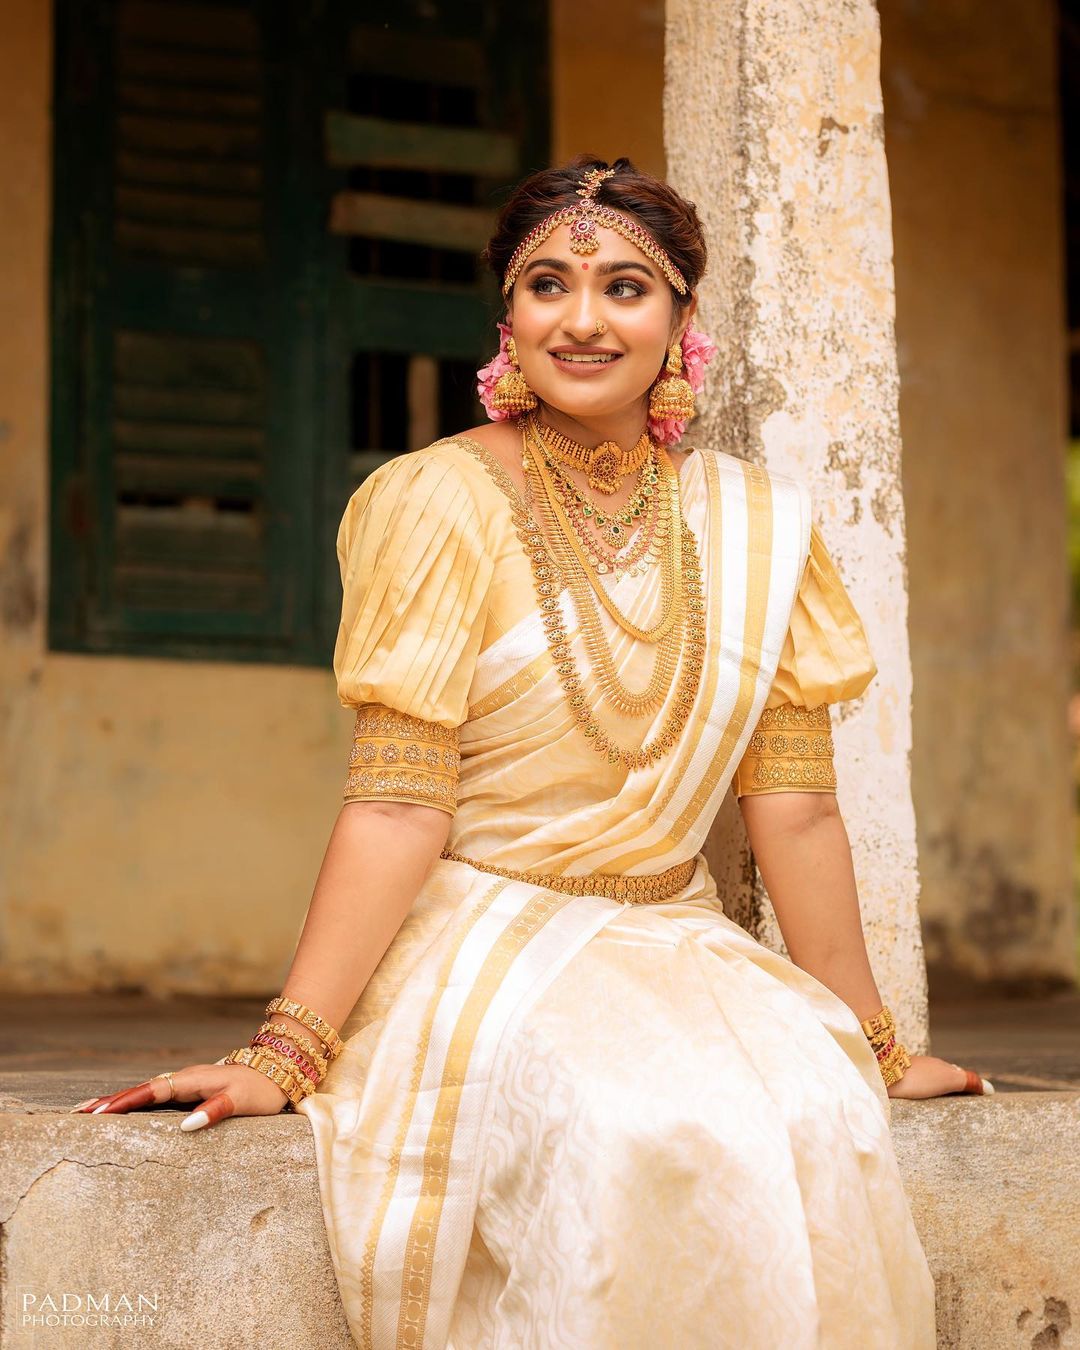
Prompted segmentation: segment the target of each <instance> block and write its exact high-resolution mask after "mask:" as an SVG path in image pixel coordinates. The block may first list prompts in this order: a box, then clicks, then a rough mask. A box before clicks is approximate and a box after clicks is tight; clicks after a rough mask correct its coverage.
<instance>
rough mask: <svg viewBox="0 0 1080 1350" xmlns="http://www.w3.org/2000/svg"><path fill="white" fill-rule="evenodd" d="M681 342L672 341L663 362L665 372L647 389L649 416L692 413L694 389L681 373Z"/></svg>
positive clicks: (687, 415) (674, 415)
mask: <svg viewBox="0 0 1080 1350" xmlns="http://www.w3.org/2000/svg"><path fill="white" fill-rule="evenodd" d="M682 368H683V362H682V342H681V340H680V341H679V342H673V343H672V344H671V346H670V347H669V348H668V354H667V360H666V361H665V362H664V371H665V373H664V374H663V375H661V376H660V378H659V379H658V380H657V381H656V383H655V384H654V385H653V387H652V389H651V390H650V391H649V416H650V417H655V418H658V419H663V418H665V417H678V418H691V417H693V415H694V391H693V389H691V388H690V382H689V381H688V380H687V379H686V377H685V376H684V375H683V373H682Z"/></svg>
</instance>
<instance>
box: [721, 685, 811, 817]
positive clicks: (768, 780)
mask: <svg viewBox="0 0 1080 1350" xmlns="http://www.w3.org/2000/svg"><path fill="white" fill-rule="evenodd" d="M831 731H832V720H831V718H830V716H829V705H828V704H827V703H819V704H818V706H817V707H816V708H800V707H799V706H797V705H796V704H794V703H781V704H780V705H779V706H778V707H776V708H766V709H765V711H764V712H763V713H762V714H761V720H760V721H759V722H758V724H757V727H756V728H755V730H754V734H753V735H752V736H751V737H750V740H749V742H748V744H747V747H746V752H745V754H744V755H743V758H742V762H741V763H740V764H739V767H738V769H737V770H736V771H735V781H734V790H735V796H736V797H747V796H750V795H752V794H754V793H759V792H835V791H836V769H835V768H834V766H833V739H832V735H831V734H830V733H831Z"/></svg>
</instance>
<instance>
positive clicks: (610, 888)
mask: <svg viewBox="0 0 1080 1350" xmlns="http://www.w3.org/2000/svg"><path fill="white" fill-rule="evenodd" d="M439 857H440V858H449V859H450V861H451V862H461V863H468V864H469V866H470V867H475V868H477V869H478V870H479V871H481V872H491V873H493V874H494V875H495V876H497V877H508V878H509V879H510V880H511V881H531V882H532V883H533V885H534V886H541V887H543V889H544V890H546V891H560V892H561V893H562V894H563V895H603V896H606V897H607V898H608V899H609V900H618V901H619V902H620V904H624V905H652V904H655V903H656V902H657V901H658V900H670V899H671V897H672V896H673V895H678V893H679V892H680V891H681V890H682V889H683V887H684V886H686V885H687V884H688V883H689V881H690V878H691V877H692V876H693V875H694V871H695V869H696V867H697V858H690V859H689V860H688V861H687V862H681V863H676V864H675V866H674V867H669V868H667V869H666V870H665V871H663V872H656V873H655V874H654V875H652V876H644V877H631V876H624V875H622V874H621V873H618V872H585V873H583V874H581V875H580V876H562V875H561V874H559V873H558V872H521V871H518V870H517V869H516V868H513V867H498V866H496V865H495V864H494V863H485V862H480V861H478V859H476V858H466V857H465V855H464V854H463V853H454V852H453V851H452V850H451V849H448V848H444V849H443V851H442V852H441V853H440V854H439Z"/></svg>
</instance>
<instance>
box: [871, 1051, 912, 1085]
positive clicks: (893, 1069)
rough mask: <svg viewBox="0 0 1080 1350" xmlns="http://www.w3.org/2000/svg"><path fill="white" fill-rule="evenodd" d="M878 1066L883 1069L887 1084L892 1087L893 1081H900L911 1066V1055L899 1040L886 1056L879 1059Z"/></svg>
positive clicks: (882, 1073) (882, 1074) (882, 1072)
mask: <svg viewBox="0 0 1080 1350" xmlns="http://www.w3.org/2000/svg"><path fill="white" fill-rule="evenodd" d="M878 1068H879V1069H880V1070H881V1077H882V1079H883V1080H884V1082H885V1086H886V1087H890V1086H891V1085H892V1084H893V1083H898V1082H899V1081H900V1079H901V1078H903V1076H904V1074H906V1073H907V1071H908V1069H910V1068H911V1056H910V1055H909V1054H908V1052H907V1050H905V1049H904V1047H903V1046H902V1045H901V1044H900V1042H899V1041H897V1042H896V1044H895V1045H894V1046H893V1048H892V1049H891V1050H890V1051H889V1053H888V1054H887V1055H886V1056H885V1058H884V1059H879V1060H878Z"/></svg>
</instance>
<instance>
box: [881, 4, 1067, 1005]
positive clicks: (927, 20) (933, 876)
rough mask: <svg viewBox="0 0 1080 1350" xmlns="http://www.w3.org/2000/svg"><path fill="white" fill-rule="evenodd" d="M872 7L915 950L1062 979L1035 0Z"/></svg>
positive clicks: (1047, 164)
mask: <svg viewBox="0 0 1080 1350" xmlns="http://www.w3.org/2000/svg"><path fill="white" fill-rule="evenodd" d="M882 21H883V29H884V42H883V54H884V55H883V85H884V95H885V144H886V151H887V154H888V161H889V174H890V180H891V183H892V195H893V233H894V239H895V249H896V278H897V281H896V288H897V339H898V348H899V354H900V373H901V384H900V390H901V393H900V421H901V426H902V429H903V436H904V461H903V483H904V499H905V503H906V508H907V520H908V542H909V550H908V575H909V603H910V612H911V622H910V628H911V653H912V668H913V672H914V718H913V725H914V741H913V749H912V759H911V770H912V783H913V789H914V797H915V807H916V816H917V822H918V842H919V869H920V872H921V875H922V883H923V885H922V898H921V912H922V920H923V931H924V935H925V941H926V950H927V957H928V960H929V961H930V963H931V969H932V975H933V973H934V972H935V971H936V972H937V974H938V975H940V977H941V985H942V988H943V989H944V988H946V987H948V986H949V985H950V984H951V985H953V986H955V984H956V980H957V977H964V978H968V979H972V978H973V979H976V980H986V981H993V980H998V981H1012V980H1016V981H1031V980H1036V981H1037V980H1038V979H1039V978H1040V977H1042V978H1045V979H1048V980H1055V979H1071V978H1073V977H1074V975H1075V969H1076V966H1075V950H1076V948H1075V928H1074V921H1075V918H1074V916H1075V908H1074V900H1073V889H1072V877H1071V858H1072V838H1073V825H1072V815H1073V789H1072V786H1071V782H1070V759H1069V746H1068V737H1067V733H1066V720H1065V718H1066V699H1067V693H1068V682H1069V655H1068V646H1067V639H1068V592H1067V584H1066V553H1065V502H1064V447H1065V437H1066V408H1065V396H1066V395H1065V390H1066V386H1065V376H1066V358H1065V329H1066V322H1065V312H1064V276H1063V244H1062V223H1063V209H1064V208H1063V202H1062V184H1061V151H1060V146H1059V134H1060V133H1059V127H1058V120H1057V100H1056V81H1057V68H1056V51H1055V25H1056V21H1057V17H1056V6H1055V5H1053V4H1051V3H1050V2H1049V0H1034V2H1032V0H1006V3H1004V4H1002V5H999V6H995V7H993V9H992V11H988V10H987V8H986V7H985V6H983V5H978V4H976V3H974V0H937V3H935V4H934V5H926V4H923V3H921V2H920V0H887V2H886V3H884V4H883V5H882Z"/></svg>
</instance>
